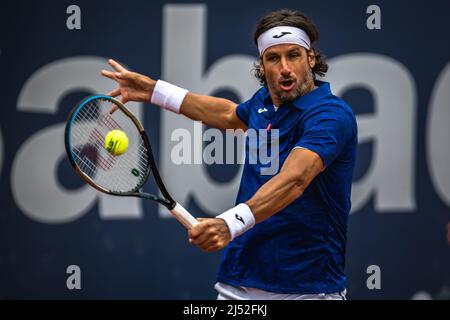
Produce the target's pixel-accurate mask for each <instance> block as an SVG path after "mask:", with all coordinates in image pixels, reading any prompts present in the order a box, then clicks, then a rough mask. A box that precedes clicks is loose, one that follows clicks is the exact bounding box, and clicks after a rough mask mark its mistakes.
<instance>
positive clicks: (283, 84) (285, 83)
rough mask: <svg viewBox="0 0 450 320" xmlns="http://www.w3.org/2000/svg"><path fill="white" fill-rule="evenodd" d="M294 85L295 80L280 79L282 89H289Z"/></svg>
mask: <svg viewBox="0 0 450 320" xmlns="http://www.w3.org/2000/svg"><path fill="white" fill-rule="evenodd" d="M294 86H295V81H294V80H292V79H285V80H281V81H280V88H281V90H283V91H291V90H292V89H293V88H294Z"/></svg>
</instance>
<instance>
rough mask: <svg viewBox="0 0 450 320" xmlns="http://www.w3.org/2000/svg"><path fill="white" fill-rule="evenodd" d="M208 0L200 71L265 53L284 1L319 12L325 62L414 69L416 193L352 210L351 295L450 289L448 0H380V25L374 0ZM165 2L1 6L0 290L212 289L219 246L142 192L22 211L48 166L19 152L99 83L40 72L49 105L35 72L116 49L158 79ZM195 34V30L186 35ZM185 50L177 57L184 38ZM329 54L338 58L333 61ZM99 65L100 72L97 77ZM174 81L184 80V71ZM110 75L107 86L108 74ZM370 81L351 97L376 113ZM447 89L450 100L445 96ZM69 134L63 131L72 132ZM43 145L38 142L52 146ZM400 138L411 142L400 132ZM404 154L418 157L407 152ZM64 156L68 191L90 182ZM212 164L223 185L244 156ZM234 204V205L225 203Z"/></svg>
mask: <svg viewBox="0 0 450 320" xmlns="http://www.w3.org/2000/svg"><path fill="white" fill-rule="evenodd" d="M177 3H186V4H192V2H187V1H179V2H177ZM71 4H76V5H78V6H79V7H80V8H81V26H82V28H81V30H68V29H67V27H66V20H67V18H68V16H69V15H68V14H67V13H66V8H67V7H68V6H69V5H71ZM197 4H198V3H197ZM201 4H203V8H204V9H205V10H206V12H207V20H206V28H207V30H206V42H205V54H206V56H205V58H206V63H205V66H204V69H205V70H208V68H209V67H210V66H211V65H213V64H214V63H215V62H216V61H218V60H219V59H221V58H223V57H226V56H229V55H246V56H250V57H253V58H254V59H255V60H256V56H257V52H256V49H255V48H254V46H253V43H252V32H253V28H254V25H255V24H256V21H257V20H258V18H259V17H260V16H262V15H263V14H264V13H266V12H268V11H270V10H273V9H279V8H283V7H289V8H293V9H298V10H302V11H304V12H305V13H306V14H307V15H308V16H310V17H311V18H312V19H313V20H314V21H315V23H316V25H317V26H318V29H319V31H320V42H319V48H320V49H321V50H322V51H324V52H325V53H326V55H327V56H328V58H329V59H330V60H332V59H334V58H338V57H345V56H346V55H352V54H358V53H370V54H378V55H382V56H383V57H385V58H386V59H392V60H394V61H396V63H397V64H398V65H402V66H403V67H404V68H405V69H406V70H407V72H408V73H409V74H410V75H411V77H412V81H413V84H414V94H415V96H414V99H413V100H414V104H415V109H414V111H413V112H414V115H415V118H414V128H413V137H412V138H411V139H412V143H413V146H414V148H413V156H412V158H413V160H412V161H413V162H414V166H413V167H412V168H413V171H412V173H411V179H412V184H413V188H412V189H413V192H412V193H413V202H414V205H413V206H410V208H408V209H402V208H400V209H395V210H390V209H386V208H384V209H383V208H381V209H380V208H379V207H377V205H376V204H375V202H376V197H377V195H376V192H373V194H372V195H371V196H370V197H369V199H368V200H367V201H364V204H363V205H361V206H360V207H359V208H358V210H355V211H354V212H353V213H352V215H351V216H350V219H349V221H350V222H349V230H348V254H347V274H348V276H349V284H348V291H349V298H354V299H359V298H371V299H379V298H383V299H384V298H385V299H393V298H397V299H398V298H401V299H410V298H412V297H413V296H414V295H415V294H416V293H417V292H419V291H425V292H427V293H428V294H429V295H430V296H431V297H433V298H440V297H445V296H446V295H445V291H446V290H447V291H448V290H450V289H449V288H450V255H449V253H450V252H449V250H450V248H449V246H448V244H447V239H446V230H445V226H446V224H447V223H448V222H449V221H450V211H449V203H448V200H446V199H448V198H446V196H445V195H448V194H449V193H450V192H449V190H448V189H445V187H442V186H441V187H438V186H437V185H436V183H434V182H433V181H432V178H431V175H430V172H431V170H432V168H433V162H432V161H430V156H429V154H430V150H429V149H428V148H429V143H428V142H427V139H426V137H427V132H429V130H430V129H429V126H430V124H429V120H430V105H431V101H432V96H433V94H432V93H433V88H436V86H437V85H438V79H442V78H439V75H440V74H441V72H442V73H443V70H444V68H445V67H446V65H447V64H448V63H449V62H450V43H449V41H448V36H447V33H448V31H450V30H449V26H448V12H450V3H449V2H448V1H427V2H424V1H421V2H417V3H416V2H414V1H413V2H411V1H378V2H377V3H375V4H377V5H379V6H380V8H381V19H382V20H381V21H382V25H381V26H382V29H381V30H368V29H367V27H366V20H367V18H368V16H369V15H368V14H366V8H367V7H368V6H369V5H371V4H374V3H372V2H369V1H356V0H355V1H341V2H337V1H331V0H330V1H320V2H317V1H315V2H314V1H277V2H274V1H253V0H252V1H245V2H243V1H223V2H218V1H211V2H204V3H201ZM164 6H166V8H167V3H165V2H162V1H134V0H130V1H76V2H73V1H30V2H28V1H16V2H14V3H9V4H4V3H2V4H0V30H1V31H0V50H1V51H0V70H1V76H0V88H1V92H2V101H1V103H0V104H1V107H0V179H1V180H0V188H1V193H0V194H1V210H0V297H1V298H150V299H213V298H215V296H216V294H215V292H214V290H213V284H214V282H215V279H214V278H215V273H216V270H217V267H218V264H219V258H220V253H214V254H206V253H203V252H201V251H199V250H198V249H197V248H195V247H192V246H190V245H189V244H188V243H187V234H186V232H185V231H184V229H183V228H182V227H181V226H180V225H179V224H178V223H177V222H176V221H175V220H173V219H167V218H164V217H161V215H160V214H158V208H157V207H156V205H154V204H153V203H140V205H141V208H142V209H141V211H142V212H141V215H139V216H137V217H134V218H133V217H128V218H127V217H121V218H116V219H114V218H111V217H107V216H106V217H105V215H102V214H100V212H99V211H100V210H101V209H99V204H98V202H96V201H94V202H93V205H92V206H91V207H89V208H87V209H86V210H85V212H83V213H82V214H81V213H80V214H79V215H78V216H77V217H74V218H72V219H68V220H67V221H63V222H49V221H42V220H39V219H38V218H36V216H33V213H32V212H31V213H27V212H26V211H27V209H24V208H27V205H26V204H24V203H26V202H27V200H26V199H24V197H23V196H22V197H21V196H20V194H21V193H22V191H21V188H22V187H23V186H24V185H27V184H28V182H27V179H33V173H38V172H39V171H42V170H44V169H43V168H44V165H43V164H44V162H45V161H42V157H39V158H36V159H34V157H33V156H32V153H30V156H28V157H27V160H26V161H27V162H26V163H27V167H28V168H30V167H31V168H34V169H33V170H32V171H31V174H27V175H26V176H23V175H22V176H21V175H20V172H21V171H22V172H24V171H23V170H25V169H23V168H21V165H22V162H19V160H18V158H19V154H20V150H22V148H23V146H24V145H25V144H26V143H27V141H30V139H32V138H33V136H36V135H37V134H39V132H41V130H43V129H46V128H47V129H48V128H51V126H53V125H56V124H62V123H63V122H64V121H65V119H66V117H67V114H68V112H69V110H70V109H71V108H72V106H73V105H74V104H75V103H76V102H77V101H79V100H80V99H81V98H83V97H84V96H86V95H88V94H91V93H94V92H93V90H89V89H87V88H88V87H89V83H86V84H87V88H85V89H83V88H80V87H76V88H74V89H73V90H66V91H64V93H63V94H62V93H55V92H54V91H55V87H54V85H53V84H49V83H45V82H43V83H41V84H40V85H41V86H40V87H39V88H40V89H39V92H40V93H39V96H42V97H45V96H47V95H52V94H53V95H55V94H56V95H59V98H58V99H57V102H56V104H57V105H56V106H55V107H56V108H55V112H54V113H50V112H42V111H39V110H38V108H35V109H32V108H31V109H30V108H26V107H25V108H23V107H21V106H19V105H20V103H19V97H20V95H21V92H22V90H24V88H25V85H26V83H27V81H29V80H30V79H31V77H32V75H33V74H34V73H35V72H37V71H38V70H42V68H45V67H46V66H47V65H49V64H51V63H53V62H56V61H60V60H61V59H65V58H77V57H98V58H99V59H100V60H101V61H106V60H105V59H106V58H108V57H112V58H115V59H117V60H119V61H121V62H123V63H125V64H126V65H127V66H129V67H130V68H131V69H133V70H136V71H138V72H142V73H145V74H148V75H150V76H152V77H153V78H159V77H160V76H161V75H162V72H163V71H162V63H161V62H162V61H163V60H164V56H163V50H162V38H163V36H162V34H163V28H164V27H163V25H164V24H163V10H164V9H163V8H164ZM186 27H187V28H189V26H188V25H187V26H186ZM189 45H190V43H189V42H187V43H183V44H182V46H186V47H188V46H189ZM178 54H179V55H180V59H182V56H183V50H180V52H179V53H178ZM186 63H189V62H186ZM332 66H333V64H332V63H330V67H331V68H330V69H331V70H330V72H332V71H333V68H332ZM369 67H370V66H369ZM99 71H100V70H98V72H97V70H95V72H97V73H96V74H98V78H100V75H99ZM375 71H376V70H374V72H375ZM180 72H182V71H180ZM61 77H64V74H62V75H61ZM186 77H187V78H189V75H187V76H186ZM168 80H170V79H168ZM61 81H63V79H62V78H61ZM96 81H99V80H98V79H96V78H95V77H93V78H92V83H94V82H96ZM87 82H89V81H87ZM443 83H444V82H443ZM178 84H179V85H182V86H185V87H189V83H178ZM110 86H111V88H112V87H113V84H112V83H111V84H110ZM219 91H220V92H219ZM210 93H213V92H210ZM214 93H216V94H218V95H222V96H224V97H229V98H233V99H234V100H236V102H239V101H238V100H241V99H240V98H239V95H237V94H236V92H233V90H218V91H217V92H214ZM372 93H373V92H372V91H371V90H369V89H368V88H367V87H366V86H363V85H361V86H360V87H358V86H354V87H353V88H352V89H351V90H346V91H345V93H344V94H342V95H343V97H344V99H345V100H346V101H347V102H348V103H349V104H350V105H351V106H352V107H353V109H354V110H355V113H357V115H358V116H361V115H370V114H372V113H374V112H376V109H375V107H374V105H375V103H377V101H376V99H374V95H373V94H372ZM444 96H445V95H444ZM447 97H448V95H447ZM246 98H248V97H246ZM444 101H447V102H448V104H447V106H450V101H449V100H445V99H444ZM384 107H386V108H395V107H396V106H395V105H392V106H389V105H388V106H384ZM411 108H413V106H411ZM143 110H144V111H143V121H144V123H145V127H146V129H147V131H148V132H149V133H150V135H151V141H152V145H153V146H154V148H155V149H156V150H157V152H156V154H157V157H158V159H159V152H158V150H160V143H161V139H160V135H159V133H160V130H161V122H160V118H161V115H160V111H159V110H158V109H157V108H154V107H152V106H150V105H145V107H144V108H143ZM442 114H443V115H444V116H445V115H447V116H449V117H448V118H446V119H445V120H450V113H448V112H447V113H445V112H443V113H442ZM388 125H390V124H386V126H388ZM431 125H433V124H431ZM386 129H388V128H386ZM442 130H443V132H444V133H447V132H448V129H447V128H445V127H442ZM60 139H61V141H62V139H63V137H62V136H61V137H60ZM44 141H45V139H44ZM375 141H376V137H375V138H374V139H372V140H371V139H369V140H368V141H367V142H365V143H361V148H360V151H359V154H358V156H359V157H358V166H357V170H356V173H355V181H358V180H359V179H362V177H364V175H365V174H366V173H367V171H368V168H369V167H370V166H371V164H372V163H373V162H374V158H375V156H376V151H375V149H374V148H375ZM442 141H444V142H445V140H442ZM49 143H51V142H49ZM61 146H62V143H61ZM47 147H48V146H45V143H43V145H42V148H43V150H46V148H47ZM397 147H398V148H400V149H402V148H404V146H403V145H401V144H400V145H398V146H397ZM409 147H411V144H409V145H408V148H409ZM449 147H450V145H449V144H448V141H447V143H444V144H443V145H441V148H440V154H439V157H440V159H444V160H445V159H447V162H450V151H449V150H450V148H449ZM62 152H63V149H62V148H61V154H62ZM392 154H393V155H395V154H397V153H395V152H393V153H392ZM377 156H381V157H387V159H388V160H387V162H386V163H389V156H390V155H389V154H383V155H379V154H377ZM49 157H50V155H49ZM405 157H406V159H410V158H411V157H410V156H409V155H408V154H406V155H405ZM49 161H50V158H49ZM159 161H161V160H159ZM165 161H167V159H166V160H165ZM393 162H395V161H394V160H393ZM400 162H401V161H400ZM56 163H57V165H56V166H54V168H53V171H51V172H52V173H53V174H54V175H55V177H56V178H55V179H56V181H58V184H57V187H58V188H59V189H60V190H69V191H76V190H78V189H80V188H85V186H84V185H83V184H82V183H81V182H80V181H79V179H78V178H77V177H76V176H75V175H74V173H73V172H72V170H71V169H70V168H69V165H68V163H67V161H66V160H65V159H64V158H60V159H59V160H58V161H57V162H56ZM27 170H28V169H27ZM207 172H208V174H209V175H210V177H211V179H213V180H217V181H220V183H227V181H228V180H227V179H228V178H229V180H231V178H232V177H233V175H235V174H237V166H230V165H228V166H227V165H214V166H211V167H209V168H207ZM440 172H441V173H442V174H441V176H442V177H443V178H442V179H444V180H445V179H447V180H445V181H448V178H446V177H447V173H446V172H443V171H440ZM49 179H50V177H49ZM51 179H53V177H52V178H51ZM165 179H167V180H171V181H172V182H170V181H169V185H170V184H171V183H172V184H173V183H174V182H173V179H174V178H173V177H168V175H167V172H165ZM175 180H176V181H178V183H180V182H182V183H184V184H185V185H186V188H196V184H195V181H183V177H182V176H181V177H180V176H178V177H176V178H175ZM175 183H176V182H175ZM48 185H50V184H48V183H47V182H45V181H42V185H41V186H40V187H39V188H36V193H35V194H37V195H38V196H35V197H40V198H41V201H42V203H44V205H43V206H44V207H45V203H50V202H52V201H56V200H55V198H54V196H52V194H51V192H50V191H48V190H47V192H46V191H45V190H46V188H47V186H48ZM444 185H445V183H444ZM146 190H147V191H154V190H155V187H154V186H153V185H152V184H149V185H148V186H146ZM437 190H440V191H437ZM90 192H92V194H95V193H96V192H95V191H94V190H91V191H90ZM235 192H237V189H236V190H235ZM18 194H19V196H17V195H18ZM205 196H206V195H205ZM231 196H232V197H234V195H231ZM25 198H26V197H25ZM183 204H185V206H186V207H188V208H189V210H190V211H191V212H192V213H193V214H194V215H196V216H208V215H211V214H217V213H219V212H215V213H213V212H205V211H204V210H202V209H201V205H200V203H199V202H198V201H196V200H195V199H191V200H189V201H188V203H186V202H184V203H183ZM232 205H233V203H229V206H230V207H231V206H232ZM30 206H31V207H32V206H33V202H31V205H30ZM406 207H407V206H406ZM31 211H32V210H31ZM63 211H64V210H63V209H62V210H61V214H62V215H63V214H64V213H63ZM56 214H58V213H56ZM56 220H57V219H56ZM73 264H74V265H78V266H80V268H81V271H82V289H81V290H68V289H67V287H66V279H67V277H68V274H67V273H66V268H67V266H69V265H73ZM370 265H377V266H379V267H380V270H381V289H380V290H369V289H368V288H367V286H366V280H367V278H368V277H369V274H367V267H368V266H370ZM447 297H448V295H447Z"/></svg>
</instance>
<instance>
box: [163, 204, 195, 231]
mask: <svg viewBox="0 0 450 320" xmlns="http://www.w3.org/2000/svg"><path fill="white" fill-rule="evenodd" d="M170 213H171V214H172V215H173V216H174V217H175V218H176V219H177V220H178V221H179V222H180V223H181V224H182V225H183V226H184V227H185V228H186V229H188V230H189V229H191V228H192V227H193V226H195V225H196V224H197V223H198V221H197V219H195V218H194V217H193V216H192V215H191V214H190V213H189V212H188V211H187V210H186V209H185V208H183V206H182V205H181V204H179V203H177V204H176V205H175V207H174V208H173V209H172V210H171V211H170Z"/></svg>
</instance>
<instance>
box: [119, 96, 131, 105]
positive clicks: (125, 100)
mask: <svg viewBox="0 0 450 320" xmlns="http://www.w3.org/2000/svg"><path fill="white" fill-rule="evenodd" d="M128 101H129V100H128V99H127V98H124V97H122V98H121V99H120V102H122V103H123V104H125V103H127V102H128Z"/></svg>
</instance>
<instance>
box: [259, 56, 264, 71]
mask: <svg viewBox="0 0 450 320" xmlns="http://www.w3.org/2000/svg"><path fill="white" fill-rule="evenodd" d="M259 73H260V74H261V75H264V65H263V62H262V59H259Z"/></svg>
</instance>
